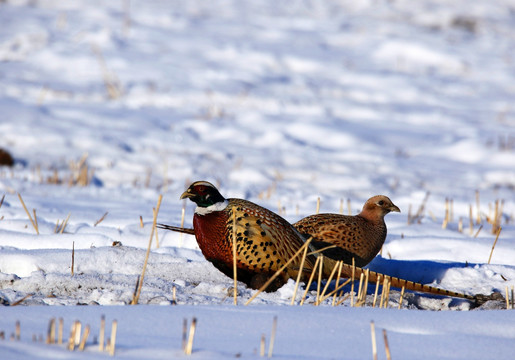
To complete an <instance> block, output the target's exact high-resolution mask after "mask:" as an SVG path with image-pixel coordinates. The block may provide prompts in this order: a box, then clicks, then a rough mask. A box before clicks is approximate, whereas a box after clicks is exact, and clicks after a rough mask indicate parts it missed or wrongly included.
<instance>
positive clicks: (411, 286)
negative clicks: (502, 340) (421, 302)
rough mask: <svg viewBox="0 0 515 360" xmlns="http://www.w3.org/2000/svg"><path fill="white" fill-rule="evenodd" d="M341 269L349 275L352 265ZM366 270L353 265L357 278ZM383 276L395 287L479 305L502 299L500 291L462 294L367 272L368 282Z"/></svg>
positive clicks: (345, 265)
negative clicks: (488, 293) (468, 301)
mask: <svg viewBox="0 0 515 360" xmlns="http://www.w3.org/2000/svg"><path fill="white" fill-rule="evenodd" d="M342 269H343V271H342V274H345V276H348V277H350V276H351V275H350V274H352V265H349V264H345V263H344V264H343V268H342ZM365 272H366V270H365V269H363V268H360V267H355V276H356V277H357V278H358V279H359V277H360V276H361V274H365ZM385 278H387V279H388V281H389V282H390V284H391V286H393V287H396V288H399V289H400V288H402V287H404V288H405V289H406V290H411V291H416V292H421V293H426V294H432V295H441V296H450V297H455V298H461V299H467V300H471V301H474V303H475V304H476V305H481V304H483V303H485V302H486V301H488V300H502V299H503V296H502V295H501V294H500V293H497V292H494V293H493V294H491V295H483V294H477V295H468V294H463V293H459V292H455V291H450V290H445V289H439V288H437V287H434V286H429V285H424V284H420V283H416V282H413V281H409V280H404V279H399V278H398V277H394V276H390V275H385V274H380V273H377V272H375V271H370V272H369V278H368V281H369V282H370V283H376V282H378V281H383V280H384V279H385Z"/></svg>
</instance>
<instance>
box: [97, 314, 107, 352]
mask: <svg viewBox="0 0 515 360" xmlns="http://www.w3.org/2000/svg"><path fill="white" fill-rule="evenodd" d="M105 331H106V317H105V316H104V315H102V317H101V318H100V334H99V335H98V351H100V352H102V351H104V341H105Z"/></svg>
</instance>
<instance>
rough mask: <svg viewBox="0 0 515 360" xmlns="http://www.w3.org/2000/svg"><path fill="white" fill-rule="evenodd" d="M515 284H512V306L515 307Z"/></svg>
mask: <svg viewBox="0 0 515 360" xmlns="http://www.w3.org/2000/svg"><path fill="white" fill-rule="evenodd" d="M514 295H515V286H513V285H512V286H511V308H512V310H513V309H515V296H514Z"/></svg>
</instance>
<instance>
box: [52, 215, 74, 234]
mask: <svg viewBox="0 0 515 360" xmlns="http://www.w3.org/2000/svg"><path fill="white" fill-rule="evenodd" d="M70 215H71V213H68V216H67V217H66V219H65V220H64V221H63V223H62V224H61V226H59V227H56V229H55V233H56V234H57V233H59V234H63V233H64V229H65V228H66V225H68V220H70ZM57 224H59V220H57Z"/></svg>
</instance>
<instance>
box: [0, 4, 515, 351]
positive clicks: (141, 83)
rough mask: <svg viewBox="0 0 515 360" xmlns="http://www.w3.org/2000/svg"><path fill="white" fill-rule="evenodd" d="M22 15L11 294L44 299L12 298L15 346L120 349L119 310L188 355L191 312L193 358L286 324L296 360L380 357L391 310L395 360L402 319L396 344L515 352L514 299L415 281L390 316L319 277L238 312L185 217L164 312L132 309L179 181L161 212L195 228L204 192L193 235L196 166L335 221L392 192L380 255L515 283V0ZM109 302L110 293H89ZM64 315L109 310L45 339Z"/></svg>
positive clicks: (266, 201) (387, 263) (12, 142)
mask: <svg viewBox="0 0 515 360" xmlns="http://www.w3.org/2000/svg"><path fill="white" fill-rule="evenodd" d="M0 24H1V26H0V148H4V149H6V150H8V151H9V152H10V153H11V154H12V155H13V156H14V158H15V161H16V164H15V166H14V167H13V168H8V167H0V199H1V198H2V196H3V195H4V194H5V198H4V201H3V204H2V206H1V207H0V302H1V303H3V304H5V305H8V304H14V303H16V302H17V301H19V300H21V299H23V298H24V297H25V296H27V295H29V297H27V298H26V299H25V300H24V301H23V302H22V303H21V305H19V306H16V307H10V306H2V307H0V333H1V332H2V331H4V332H5V337H6V340H1V339H0V358H2V359H14V358H16V359H34V358H38V359H39V358H41V359H43V358H74V359H75V358H88V359H89V358H104V357H105V356H107V355H105V354H101V353H99V352H98V350H97V345H96V344H95V340H94V337H97V338H98V329H99V323H100V316H101V315H102V314H105V315H106V319H107V322H108V324H109V326H110V324H111V321H112V320H113V319H117V320H118V324H119V331H118V336H117V340H116V342H117V351H116V356H117V357H120V358H131V359H142V358H154V359H165V358H171V357H177V356H183V355H181V354H183V353H182V350H181V341H182V340H181V337H182V321H183V319H184V318H187V319H188V320H191V319H192V317H196V318H197V320H198V326H197V328H198V329H197V330H198V331H197V335H196V337H195V342H194V345H193V355H192V356H193V357H195V358H199V359H204V358H205V359H212V358H220V359H221V358H231V357H236V356H238V357H243V358H255V357H259V352H260V349H259V348H260V337H261V335H262V334H265V335H266V341H267V350H268V342H269V340H270V337H271V329H272V322H273V318H274V316H277V319H278V329H277V336H276V339H275V346H274V357H278V358H283V359H302V358H305V359H334V358H344V359H361V358H363V359H366V358H370V357H371V356H372V350H371V348H372V346H371V340H370V321H372V320H373V321H374V322H375V325H376V332H377V342H378V348H379V358H386V355H385V352H384V345H383V344H384V342H383V336H382V330H383V329H386V330H387V334H388V340H389V345H390V349H391V352H392V358H394V359H436V358H438V359H443V358H446V359H485V358H510V357H511V356H513V342H514V341H515V326H514V325H513V324H515V312H513V311H506V310H501V309H503V308H504V307H505V303H503V302H490V303H487V304H486V305H485V306H483V307H481V308H479V309H472V307H471V304H470V303H469V302H468V301H463V300H457V299H450V298H438V297H431V296H425V295H419V294H413V293H410V294H407V295H406V296H405V298H404V301H403V310H398V309H397V306H398V300H399V293H398V292H393V293H392V296H391V299H390V304H389V305H390V307H391V309H377V308H375V309H374V308H372V307H371V306H370V301H368V305H367V306H365V307H364V308H354V307H350V302H349V300H347V301H345V302H344V303H343V306H338V307H332V306H330V305H331V301H330V300H327V301H326V302H325V303H323V304H322V305H321V306H318V307H317V306H314V305H313V303H314V301H315V297H316V291H311V292H310V293H309V294H308V299H307V303H306V304H305V305H304V306H299V305H295V306H290V305H289V304H290V301H291V296H292V294H293V289H294V283H293V282H289V283H288V284H286V285H285V286H284V287H283V288H281V289H280V290H278V291H277V292H275V293H271V294H261V295H259V296H258V297H257V298H256V299H255V300H254V301H253V302H252V303H251V305H250V306H244V305H243V304H244V303H245V302H246V301H247V300H248V299H249V298H250V297H251V296H252V295H253V294H254V291H253V290H250V289H247V288H245V287H244V286H243V285H241V284H240V286H239V287H238V291H239V295H238V302H239V304H238V306H234V305H232V301H233V300H232V280H231V279H229V278H227V277H225V276H223V275H222V274H221V273H219V272H218V271H217V270H216V269H214V267H213V266H212V265H211V264H210V263H208V262H206V261H205V260H204V258H203V256H202V254H201V253H200V251H199V250H198V248H197V245H196V242H195V239H194V238H193V237H191V236H187V235H182V236H181V235H180V234H176V233H171V232H164V231H162V230H159V231H158V238H159V247H157V246H156V243H155V242H154V243H153V246H152V251H151V253H150V257H149V262H148V268H147V272H146V275H145V280H144V284H143V288H142V293H141V298H140V304H158V305H163V306H152V305H148V306H145V305H139V306H126V304H128V303H129V302H130V301H131V299H132V296H133V293H134V288H135V285H136V281H137V277H138V275H139V274H140V273H141V269H142V265H143V261H144V257H145V252H146V248H147V244H148V241H149V236H150V232H151V225H152V218H153V213H152V208H153V207H155V206H156V203H157V199H158V196H159V195H160V194H162V195H163V203H162V205H161V208H160V211H159V216H158V220H159V222H162V223H169V224H174V225H179V224H180V221H181V210H182V208H183V205H185V206H186V208H185V211H186V220H185V226H191V217H192V213H193V204H192V203H183V202H182V201H180V200H179V195H180V194H181V192H182V191H183V190H184V188H185V187H186V186H188V185H189V183H190V182H192V181H195V180H208V181H211V182H213V183H215V184H217V185H218V186H219V189H220V191H221V192H222V194H224V195H225V196H227V197H242V198H246V199H249V200H251V201H254V202H256V203H259V204H260V205H263V206H265V207H268V208H269V209H271V210H274V211H276V212H279V213H280V214H281V215H283V216H284V217H285V218H286V219H287V220H289V221H291V222H294V221H296V220H298V219H300V218H302V217H304V216H307V215H310V214H312V213H314V212H315V209H316V203H317V198H320V201H321V205H320V211H321V212H340V211H341V210H342V211H343V212H345V213H347V212H348V205H349V202H350V208H351V212H352V213H353V214H355V213H357V212H358V211H359V210H360V208H361V206H362V204H363V203H364V202H365V200H366V199H367V198H369V197H370V196H372V195H376V194H385V195H388V196H389V197H390V198H391V199H392V200H393V202H394V203H395V204H396V205H398V206H399V207H400V208H401V210H402V213H401V214H397V213H394V214H390V215H388V216H387V217H386V222H387V225H388V231H389V232H388V238H387V241H386V243H385V246H384V247H383V250H382V254H381V255H380V256H378V257H377V258H376V259H375V260H374V261H373V262H372V263H371V264H370V268H371V269H372V270H375V271H379V272H384V273H387V274H390V275H394V276H398V277H402V278H406V279H409V280H413V281H418V282H423V283H425V284H432V285H433V286H438V287H442V288H445V289H449V290H453V291H459V292H465V293H467V294H477V293H483V294H489V293H492V292H494V291H497V292H501V293H502V294H504V292H505V289H506V286H508V287H509V288H511V287H512V286H514V285H515V224H514V222H515V218H514V216H515V215H514V214H515V197H514V194H515V108H514V105H513V99H514V98H515V85H514V84H515V36H514V34H515V4H513V2H512V1H509V0H499V1H496V2H491V1H487V0H480V1H475V2H472V3H471V2H468V1H465V0H458V1H452V2H450V1H444V0H440V1H438V0H432V1H429V0H423V1H417V2H412V1H402V0H396V1H379V0H378V1H360V2H356V1H325V2H320V1H300V0H293V1H278V0H274V1H270V0H263V1H237V0H214V1H208V2H206V1H196V0H188V1H166V2H165V1H129V0H126V1H116V2H114V1H110V2H105V1H89V0H88V1H86V0H83V1H74V2H62V1H55V0H47V1H44V0H40V1H38V0H32V1H17V0H7V1H4V2H0ZM81 172H82V175H85V176H81V175H80V174H81ZM84 179H86V181H87V183H88V184H87V186H80V185H81V184H80V182H81V181H84ZM18 193H19V194H21V196H22V198H23V200H24V202H25V204H26V206H27V208H28V210H29V211H30V212H31V214H33V213H32V211H33V209H35V212H36V217H37V223H38V228H39V233H40V234H39V235H37V234H36V232H35V229H34V227H33V225H32V224H31V222H30V220H29V218H28V216H27V214H26V212H25V210H24V208H23V206H22V204H21V202H20V200H19V198H18ZM427 194H429V196H428V197H427V201H425V200H424V198H425V197H426V196H427ZM477 195H479V197H477ZM446 199H448V200H449V203H450V204H452V206H449V208H450V209H452V218H451V219H450V221H449V223H448V225H447V226H446V227H445V228H443V227H442V224H443V222H444V218H445V203H446ZM478 200H479V209H478V207H477V204H478ZM496 202H497V204H498V207H497V208H498V210H499V211H498V213H499V219H500V220H499V221H500V226H501V227H502V230H501V233H500V236H499V238H498V240H497V243H496V246H495V249H494V251H493V253H492V257H491V261H490V264H487V263H488V260H489V257H490V252H491V249H492V245H493V243H494V241H495V238H496V236H495V234H494V233H492V224H491V223H490V222H489V221H488V220H491V219H493V218H494V216H495V215H494V214H495V207H496V206H495V204H496ZM421 205H423V210H422V211H421V212H420V216H416V214H417V211H418V209H419V208H420V207H421ZM410 209H411V211H410ZM470 209H472V210H470ZM470 211H472V216H473V228H472V229H470V225H469V220H470ZM106 213H107V215H105V217H104V218H102V217H103V215H104V214H106ZM478 214H479V217H480V224H478V223H477V222H476V218H477V217H478ZM68 216H69V220H68V222H67V225H66V227H65V229H64V230H63V231H62V233H61V232H60V231H59V229H60V227H59V226H56V224H58V222H59V224H62V223H63V221H64V220H65V219H66V218H67V217H68ZM140 217H141V219H142V221H143V226H141V221H140ZM460 219H461V221H462V226H460ZM99 220H101V221H100V222H99ZM480 226H482V228H481V230H479V229H480ZM460 230H461V231H460ZM478 231H479V232H478ZM476 234H477V236H475V235H476ZM72 247H74V249H75V253H74V275H73V276H72V275H71V262H72ZM174 288H175V292H176V295H175V297H176V299H175V300H176V302H177V306H174V305H172V302H173V301H174V295H173V292H174V291H173V289H174ZM349 290H350V289H347V291H349ZM373 290H374V289H373V288H371V289H370V291H369V294H370V295H369V297H370V298H371V297H372V296H373ZM301 295H302V294H301V293H298V294H297V304H298V301H299V300H300V298H301ZM369 300H370V299H369ZM97 304H98V305H111V306H77V305H97ZM29 305H38V306H29ZM43 305H67V306H43ZM114 305H116V306H114ZM118 305H119V306H118ZM489 309H494V310H489ZM424 310H461V311H424ZM468 310H471V311H468ZM52 317H55V318H59V317H62V318H63V319H64V323H65V334H66V337H67V336H68V334H69V329H70V326H71V323H72V322H73V321H75V320H80V321H82V322H83V323H84V324H86V323H88V324H90V325H91V331H92V335H91V336H90V338H89V340H88V342H87V344H86V352H85V353H80V352H73V353H70V352H68V351H67V350H65V349H64V347H61V346H55V345H45V344H41V343H37V342H36V343H35V342H32V336H33V335H36V337H38V336H39V335H40V334H46V331H47V326H48V322H49V320H50V319H51V318H52ZM16 321H20V324H21V340H20V341H19V342H18V341H10V340H8V339H9V337H10V336H11V333H13V332H14V327H15V325H14V324H15V322H16Z"/></svg>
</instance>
